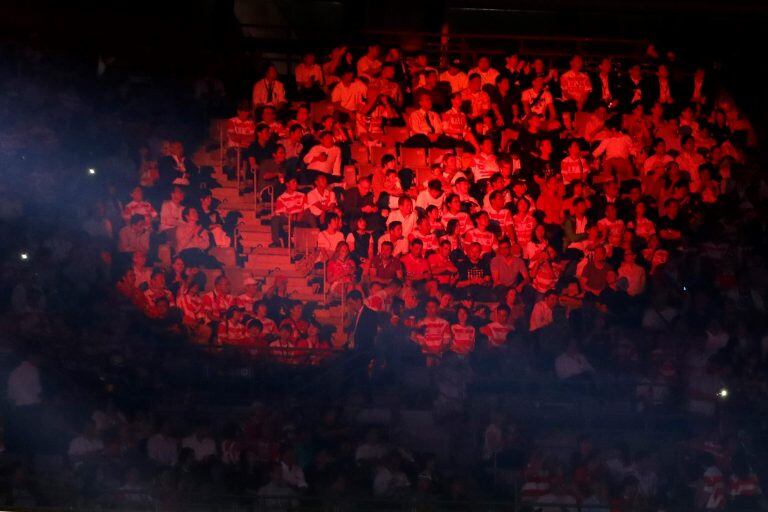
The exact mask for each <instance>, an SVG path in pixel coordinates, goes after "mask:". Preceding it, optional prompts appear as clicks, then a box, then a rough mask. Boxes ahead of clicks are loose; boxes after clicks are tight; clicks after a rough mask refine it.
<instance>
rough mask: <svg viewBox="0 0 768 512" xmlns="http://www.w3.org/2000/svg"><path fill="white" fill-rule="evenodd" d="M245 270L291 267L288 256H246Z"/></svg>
mask: <svg viewBox="0 0 768 512" xmlns="http://www.w3.org/2000/svg"><path fill="white" fill-rule="evenodd" d="M245 266H246V268H281V269H284V268H287V267H290V266H291V260H290V258H289V257H288V255H287V254H286V255H273V254H269V255H264V254H261V255H253V256H248V260H247V261H246V263H245Z"/></svg>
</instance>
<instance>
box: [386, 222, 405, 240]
mask: <svg viewBox="0 0 768 512" xmlns="http://www.w3.org/2000/svg"><path fill="white" fill-rule="evenodd" d="M388 229H389V237H390V239H391V240H399V239H400V238H402V237H403V223H402V222H400V221H399V220H396V221H393V222H390V223H389V228H388Z"/></svg>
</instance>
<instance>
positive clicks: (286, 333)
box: [279, 324, 293, 342]
mask: <svg viewBox="0 0 768 512" xmlns="http://www.w3.org/2000/svg"><path fill="white" fill-rule="evenodd" d="M279 335H280V341H282V342H290V341H291V339H292V338H293V328H292V327H291V326H290V324H283V325H281V326H280V331H279Z"/></svg>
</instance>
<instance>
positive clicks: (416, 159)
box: [400, 148, 427, 168]
mask: <svg viewBox="0 0 768 512" xmlns="http://www.w3.org/2000/svg"><path fill="white" fill-rule="evenodd" d="M425 165H427V150H426V149H424V148H400V166H401V167H410V168H416V167H424V166H425Z"/></svg>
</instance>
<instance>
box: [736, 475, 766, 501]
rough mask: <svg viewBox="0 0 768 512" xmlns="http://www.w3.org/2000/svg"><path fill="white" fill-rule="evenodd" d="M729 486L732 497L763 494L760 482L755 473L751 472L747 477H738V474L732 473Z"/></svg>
mask: <svg viewBox="0 0 768 512" xmlns="http://www.w3.org/2000/svg"><path fill="white" fill-rule="evenodd" d="M729 487H730V492H731V497H732V498H735V497H737V496H759V495H760V494H762V491H761V490H760V482H759V480H758V479H757V475H755V474H754V473H750V474H749V475H748V476H747V477H746V478H738V477H737V476H736V475H731V481H730V485H729Z"/></svg>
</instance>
